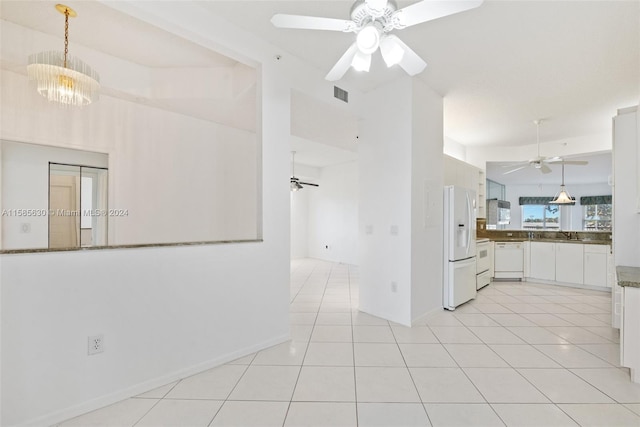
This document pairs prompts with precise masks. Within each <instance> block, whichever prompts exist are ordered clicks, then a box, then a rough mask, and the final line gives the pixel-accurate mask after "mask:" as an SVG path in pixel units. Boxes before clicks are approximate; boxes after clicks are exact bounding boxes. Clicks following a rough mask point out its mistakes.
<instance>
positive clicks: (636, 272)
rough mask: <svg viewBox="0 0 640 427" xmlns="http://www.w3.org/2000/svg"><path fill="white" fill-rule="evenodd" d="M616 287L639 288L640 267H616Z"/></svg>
mask: <svg viewBox="0 0 640 427" xmlns="http://www.w3.org/2000/svg"><path fill="white" fill-rule="evenodd" d="M616 273H617V276H618V286H622V287H625V286H626V287H631V288H640V267H626V266H623V265H618V266H616Z"/></svg>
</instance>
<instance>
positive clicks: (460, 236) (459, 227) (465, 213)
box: [443, 185, 476, 310]
mask: <svg viewBox="0 0 640 427" xmlns="http://www.w3.org/2000/svg"><path fill="white" fill-rule="evenodd" d="M475 200H476V193H475V191H473V190H471V189H468V188H464V187H458V186H455V185H451V186H446V187H445V188H444V290H443V306H444V308H445V309H447V310H455V308H456V307H457V306H459V305H460V304H464V303H465V302H467V301H469V300H471V299H473V298H475V297H476V214H475V208H476V206H475Z"/></svg>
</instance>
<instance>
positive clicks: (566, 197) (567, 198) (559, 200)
mask: <svg viewBox="0 0 640 427" xmlns="http://www.w3.org/2000/svg"><path fill="white" fill-rule="evenodd" d="M549 203H551V204H554V205H573V204H575V200H573V198H572V197H571V194H569V192H568V191H567V188H566V187H565V185H564V162H562V184H560V191H558V193H557V194H556V196H555V197H554V198H553V200H552V201H551V202H549Z"/></svg>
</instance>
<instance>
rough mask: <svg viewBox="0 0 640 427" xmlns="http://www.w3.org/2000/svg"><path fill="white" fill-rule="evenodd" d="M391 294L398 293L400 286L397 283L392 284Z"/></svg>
mask: <svg viewBox="0 0 640 427" xmlns="http://www.w3.org/2000/svg"><path fill="white" fill-rule="evenodd" d="M391 292H393V293H394V294H395V293H396V292H398V284H397V283H396V282H391Z"/></svg>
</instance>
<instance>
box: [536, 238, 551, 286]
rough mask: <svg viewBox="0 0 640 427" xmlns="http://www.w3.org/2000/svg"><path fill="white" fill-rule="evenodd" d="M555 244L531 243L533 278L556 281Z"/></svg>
mask: <svg viewBox="0 0 640 427" xmlns="http://www.w3.org/2000/svg"><path fill="white" fill-rule="evenodd" d="M555 247H556V244H555V243H544V242H531V278H532V279H542V280H556V253H555Z"/></svg>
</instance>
